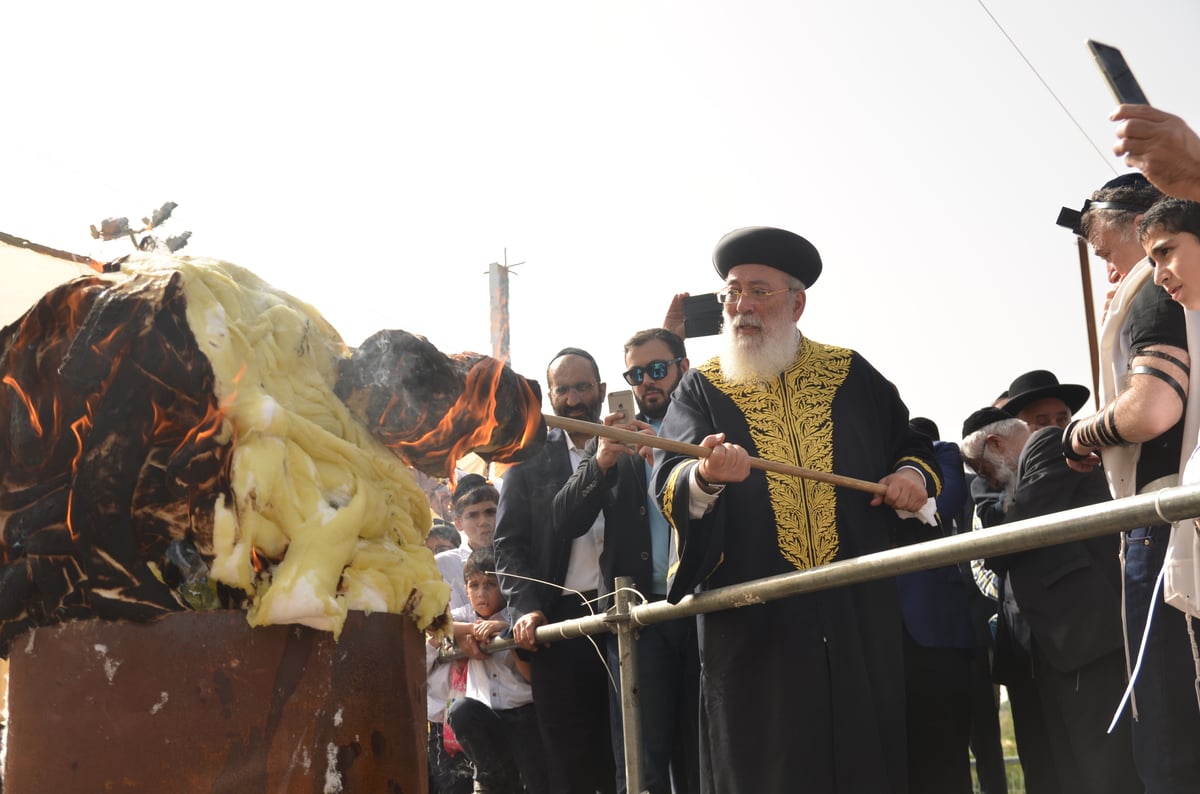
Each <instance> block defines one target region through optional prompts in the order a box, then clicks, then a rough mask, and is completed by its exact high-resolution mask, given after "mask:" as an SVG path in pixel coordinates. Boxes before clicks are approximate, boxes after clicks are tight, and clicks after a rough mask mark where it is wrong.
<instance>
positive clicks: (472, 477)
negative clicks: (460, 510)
mask: <svg viewBox="0 0 1200 794" xmlns="http://www.w3.org/2000/svg"><path fill="white" fill-rule="evenodd" d="M487 484H488V482H487V480H485V479H484V478H483V477H482V476H481V475H478V474H475V473H473V472H472V473H470V474H464V475H463V476H461V477H459V478H458V482H456V483H455V484H454V496H453V497H451V499H450V503H451V504H458V500H459V499H462V498H463V497H464V496H466V495H467V494H469V493H470V492H471V491H474V490H475V489H476V488H480V487H482V486H484V485H487Z"/></svg>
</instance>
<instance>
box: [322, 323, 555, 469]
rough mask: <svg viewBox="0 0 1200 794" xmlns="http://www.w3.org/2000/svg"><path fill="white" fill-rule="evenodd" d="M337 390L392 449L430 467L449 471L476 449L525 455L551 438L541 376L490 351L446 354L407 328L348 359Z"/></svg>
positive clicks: (490, 455)
mask: <svg viewBox="0 0 1200 794" xmlns="http://www.w3.org/2000/svg"><path fill="white" fill-rule="evenodd" d="M337 394H338V396H339V397H341V398H342V400H344V401H345V402H346V404H347V405H349V406H350V408H351V410H352V411H353V412H354V414H355V416H357V417H358V418H359V419H361V420H362V422H363V423H364V424H366V425H367V426H368V427H370V428H372V432H373V433H374V434H375V436H376V437H377V438H379V439H380V440H381V441H383V443H384V444H385V445H386V446H387V447H388V448H389V449H391V450H392V451H393V452H395V453H396V454H397V455H399V456H400V457H402V458H404V459H405V460H407V461H409V462H410V463H411V464H412V465H413V466H414V467H416V468H417V469H420V470H421V471H423V472H425V473H427V474H434V475H443V476H444V475H448V474H450V473H451V471H452V470H453V468H454V462H455V461H456V460H458V459H459V458H461V457H463V456H464V455H465V454H466V453H468V452H472V451H473V452H475V453H477V454H478V455H480V456H481V457H483V458H484V459H486V460H495V461H500V462H512V461H519V460H523V459H525V458H526V457H529V455H530V454H532V453H533V452H537V450H538V449H540V448H541V446H542V444H543V443H544V442H545V440H546V425H545V423H544V422H543V421H542V415H541V399H542V398H541V394H540V393H539V391H538V389H537V384H536V383H533V382H532V381H528V380H526V379H525V378H523V377H521V376H520V375H517V374H516V373H514V372H513V371H512V370H510V369H508V368H507V367H505V366H504V365H503V363H502V362H500V361H497V360H496V359H494V358H489V357H488V356H482V355H479V354H478V353H462V354H459V355H456V356H452V357H451V356H446V355H443V354H442V353H441V352H439V351H438V349H437V348H435V347H434V346H433V345H431V344H430V343H429V341H428V340H426V339H425V338H424V337H421V336H414V335H413V334H410V333H407V332H406V331H380V332H379V333H377V334H375V335H374V336H372V337H370V338H369V339H367V340H366V341H365V342H363V343H362V345H360V346H359V347H358V349H357V350H355V351H354V355H353V357H352V358H350V359H347V360H345V361H342V362H341V374H340V376H339V377H338V385H337ZM501 406H504V409H503V410H498V409H499V408H500V407H501Z"/></svg>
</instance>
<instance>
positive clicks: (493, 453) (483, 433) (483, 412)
mask: <svg viewBox="0 0 1200 794" xmlns="http://www.w3.org/2000/svg"><path fill="white" fill-rule="evenodd" d="M504 371H505V369H504V363H503V362H502V361H498V360H497V359H494V358H483V359H480V360H479V361H477V362H475V364H474V365H472V366H471V368H470V370H468V372H467V376H466V387H465V388H464V389H463V392H462V394H461V395H460V396H459V398H458V399H457V400H456V401H455V402H454V405H453V406H452V407H451V408H450V410H448V411H447V412H446V413H445V414H444V415H443V416H442V418H441V420H440V421H439V422H438V423H437V425H436V426H435V427H434V428H433V429H431V430H429V431H428V432H427V433H425V434H424V435H422V436H420V437H419V438H416V439H414V440H407V439H406V438H405V437H403V435H401V434H400V433H396V432H392V431H390V430H389V429H388V414H389V412H390V411H391V410H392V409H393V408H395V407H396V405H397V403H398V402H399V398H398V397H393V398H392V399H391V400H389V402H388V408H387V410H385V411H384V412H383V414H382V415H381V416H380V417H379V422H378V427H379V431H378V435H379V436H380V438H381V440H382V441H383V443H384V444H385V445H386V446H387V447H388V448H389V449H391V450H392V451H393V452H395V453H396V454H397V455H399V456H400V457H402V458H404V459H405V460H413V459H417V458H419V457H422V456H429V455H430V454H431V453H438V452H443V451H444V454H445V457H446V460H447V461H449V462H451V463H453V462H454V461H457V460H458V459H459V458H461V457H463V456H464V455H465V454H467V453H468V452H471V451H472V450H477V449H480V448H483V449H488V450H489V452H488V454H487V457H489V458H490V459H493V460H497V461H506V460H509V459H510V458H512V457H513V456H514V455H517V454H519V453H520V452H521V451H523V450H525V449H526V448H527V447H529V446H530V445H531V444H532V443H534V442H535V440H536V438H537V436H538V433H539V431H540V430H541V429H542V427H543V426H542V420H541V397H540V396H539V395H538V393H537V391H536V390H535V389H534V388H533V387H532V386H531V385H530V384H529V382H528V381H524V380H521V381H519V382H518V383H517V392H518V394H517V404H518V405H519V406H520V407H519V408H517V409H515V410H514V409H513V408H512V406H509V407H508V408H507V410H509V411H512V412H513V413H516V414H517V415H519V416H522V417H524V425H523V427H522V428H521V430H520V433H519V434H517V435H515V436H514V437H513V438H510V439H509V440H507V441H505V440H503V439H501V440H500V441H499V443H497V442H496V440H495V439H494V438H493V436H494V435H495V434H496V431H497V430H499V429H500V427H501V422H500V420H499V419H498V418H497V399H496V395H497V391H498V386H499V383H500V377H501V375H503V374H504ZM463 427H467V428H473V429H472V430H470V431H469V432H467V433H466V434H463V433H462V432H461V429H462V428H463ZM452 473H453V472H452V471H450V472H447V475H450V474H452Z"/></svg>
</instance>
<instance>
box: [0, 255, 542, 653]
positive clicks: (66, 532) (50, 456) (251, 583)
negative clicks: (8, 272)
mask: <svg viewBox="0 0 1200 794" xmlns="http://www.w3.org/2000/svg"><path fill="white" fill-rule="evenodd" d="M131 266H132V267H133V269H130V270H127V271H126V272H121V273H113V274H106V275H103V276H90V277H85V278H81V279H77V280H75V281H72V282H69V283H68V284H66V285H63V286H62V287H60V288H58V289H56V290H54V291H52V292H50V293H48V294H47V295H46V296H45V297H44V298H43V299H42V300H41V301H40V302H39V303H38V304H37V305H35V306H34V307H33V308H32V309H31V310H30V311H29V312H28V313H26V315H25V316H24V317H23V318H22V319H21V320H19V321H18V322H17V323H14V324H13V325H11V326H9V327H7V328H5V329H3V330H2V331H0V380H2V385H0V433H2V434H3V436H4V438H3V440H0V654H4V655H7V652H8V647H9V644H10V643H11V641H12V639H13V637H14V636H16V635H17V634H19V633H21V632H22V631H24V630H25V629H27V628H29V627H32V626H39V625H49V624H54V623H59V622H63V621H66V620H72V619H77V618H83V617H101V618H108V619H129V620H148V619H151V618H154V617H156V616H159V615H161V614H163V613H166V612H170V611H177V610H182V609H198V608H214V607H225V608H246V609H248V612H249V619H250V622H251V623H252V624H256V625H261V624H269V623H287V622H291V623H304V624H307V625H310V626H314V627H316V628H320V629H328V630H331V631H333V632H334V633H335V634H336V633H338V632H339V631H340V628H341V626H342V624H343V622H344V620H345V617H346V612H347V610H363V611H367V612H371V611H386V612H395V613H407V614H409V615H411V616H412V618H413V619H414V621H415V622H416V623H417V625H418V626H421V627H425V626H428V625H430V624H432V623H434V622H435V621H437V620H439V619H440V618H441V617H442V615H443V614H444V611H445V604H446V599H447V595H448V594H447V591H446V587H445V585H444V583H443V582H442V580H441V577H440V576H439V575H438V572H437V569H436V567H435V566H434V564H433V560H432V557H431V556H430V554H429V552H428V551H427V550H426V549H425V548H424V546H423V545H422V540H423V538H424V535H425V533H426V532H427V531H428V528H429V521H430V515H429V507H428V504H427V502H426V500H425V498H424V495H423V494H422V493H421V491H420V490H419V489H418V488H417V486H416V485H415V483H414V481H413V477H412V475H411V473H410V472H409V471H408V469H407V468H405V466H404V465H403V463H402V461H401V460H400V459H399V458H398V457H397V456H396V454H393V453H392V452H390V451H388V449H387V448H386V447H384V445H383V443H381V441H380V440H379V439H383V440H384V442H386V443H389V444H391V445H392V446H393V448H394V450H395V452H397V453H399V454H402V455H405V456H406V457H407V458H409V459H412V460H414V462H419V463H420V465H421V466H422V467H423V468H425V467H430V466H432V467H435V468H436V467H438V466H445V465H446V464H447V462H449V464H450V465H452V461H453V459H454V458H453V455H456V454H462V453H463V452H465V451H467V450H468V449H470V448H472V447H473V446H475V445H479V446H482V447H484V448H485V450H489V451H491V453H492V454H493V455H495V456H496V458H497V459H500V460H503V459H505V458H506V457H509V458H510V457H514V456H519V455H520V454H522V453H521V451H520V450H521V448H522V444H528V443H536V442H537V441H538V440H539V439H540V438H541V437H542V436H543V435H544V432H545V428H544V426H542V425H541V423H540V417H541V415H540V413H539V412H538V409H537V399H536V396H537V395H536V390H535V389H534V387H532V386H531V385H530V384H529V383H528V382H526V381H524V379H520V378H516V377H515V376H513V375H512V373H511V372H510V371H508V370H504V369H503V368H502V367H498V366H491V365H489V363H488V361H485V360H484V359H483V357H480V358H479V359H478V360H473V361H472V360H469V359H468V358H462V359H456V360H455V361H458V362H459V363H458V364H457V365H456V366H458V367H460V368H463V371H462V373H461V378H459V379H457V380H456V379H454V378H449V379H443V380H439V381H438V387H437V390H435V391H433V392H423V391H421V389H420V388H418V387H416V386H414V387H413V388H412V389H411V390H410V391H409V392H406V393H404V394H402V395H400V396H399V399H398V400H397V401H395V402H393V403H391V404H389V405H388V407H387V408H386V409H385V410H383V411H376V410H375V408H374V407H373V406H376V405H378V404H379V394H378V393H377V390H378V388H379V387H378V386H374V385H372V384H374V383H375V382H374V381H372V380H371V378H372V377H373V376H370V375H367V374H364V373H365V371H366V370H364V368H363V366H364V365H365V363H366V362H370V365H371V367H374V368H375V369H376V371H378V369H379V368H380V367H383V368H385V369H390V371H392V372H393V373H394V372H397V371H398V369H397V367H396V366H395V365H396V363H397V362H395V361H392V362H391V363H390V364H388V363H387V362H386V357H387V356H386V355H385V354H386V353H387V351H384V350H380V349H378V346H377V345H373V346H372V347H371V348H370V350H364V351H363V352H362V353H356V354H355V355H354V356H353V357H352V356H351V351H349V350H348V349H347V348H346V346H345V345H344V343H343V342H342V340H341V338H340V337H339V336H338V334H337V333H336V331H334V329H333V328H332V327H331V326H330V325H329V324H328V323H327V322H326V321H325V320H324V319H323V318H322V317H321V316H320V314H318V313H317V312H316V311H315V310H314V309H313V308H312V307H310V306H308V305H307V304H304V303H302V302H300V301H297V300H295V299H294V298H292V297H290V296H288V295H287V294H285V293H283V292H280V291H278V290H275V289H273V288H271V287H270V286H269V285H267V284H266V283H264V282H263V281H261V280H260V279H258V278H257V277H256V276H254V275H253V274H251V273H250V272H248V271H246V270H243V269H241V268H238V267H235V266H233V265H228V264H225V263H219V262H213V261H207V260H196V259H174V258H150V257H144V258H140V259H138V258H135V259H132V260H131V261H130V262H128V263H126V265H125V267H126V268H129V267H131ZM387 333H388V336H387V337H386V338H395V337H394V336H393V335H394V334H396V333H402V332H387ZM405 336H406V337H407V338H408V339H409V340H413V339H419V338H418V337H411V335H405ZM377 337H380V338H383V337H381V335H377ZM421 342H424V340H421ZM425 344H426V345H427V344H428V343H425ZM412 345H413V343H412V342H411V341H409V342H406V345H401V346H400V348H399V349H397V348H395V347H394V346H393V347H392V348H390V350H391V353H392V354H396V353H398V352H400V351H406V350H409V349H410V348H411V347H412ZM417 347H420V345H417ZM429 348H430V349H431V350H432V346H429ZM433 352H436V351H433ZM424 353H425V355H427V356H430V355H431V354H430V353H429V351H428V350H426V351H424ZM406 355H407V353H406ZM438 355H439V356H440V354H438ZM431 358H434V359H436V358H437V357H436V356H432V357H431ZM442 358H443V359H444V358H445V357H442ZM505 373H507V374H505ZM459 384H461V389H460V392H459V393H457V394H456V393H454V391H453V390H454V388H455V387H456V386H458V385H459ZM476 388H477V392H476V393H473V394H472V395H471V396H468V397H466V398H465V399H464V401H460V400H459V397H460V396H462V395H463V391H464V390H468V389H476ZM373 389H374V391H373ZM489 389H491V390H493V392H489V391H488V390H489ZM495 389H502V390H506V391H505V395H506V396H504V397H502V398H501V400H502V402H503V403H504V404H505V405H506V406H507V407H508V410H510V411H513V412H514V413H515V414H519V417H517V418H509V419H504V420H497V419H496V418H495V416H494V414H495V411H494V407H495V404H496V397H495V394H494V390H495ZM489 393H490V394H491V398H490V404H491V406H492V408H491V409H489V410H488V411H480V410H475V411H474V412H473V413H471V414H470V418H469V419H466V420H460V419H456V418H451V417H445V418H443V415H442V413H441V412H442V411H445V410H448V409H450V408H451V407H455V406H457V409H462V408H463V407H464V405H463V404H462V403H463V402H466V403H470V404H471V405H472V406H475V405H478V404H479V403H482V404H484V405H487V404H488V403H489V400H488V394H489ZM337 394H346V395H347V399H349V400H350V401H351V402H352V403H353V404H354V405H355V410H354V411H352V410H351V408H350V407H349V406H348V405H347V403H345V402H343V401H342V400H341V399H339V398H338V396H337ZM427 394H428V396H429V397H430V398H431V399H434V398H436V399H435V400H434V402H433V403H432V404H431V405H430V407H428V408H423V409H421V410H417V409H415V408H414V407H413V406H412V405H405V404H403V401H404V400H407V399H416V395H420V396H425V395H427ZM530 395H532V396H533V398H534V399H533V400H532V406H533V409H532V411H530V410H529V407H528V406H529V405H530V402H531V401H530ZM393 396H395V395H393ZM519 399H523V400H524V402H521V401H519ZM530 413H532V414H533V417H532V418H531V417H530V416H529V414H530ZM405 417H413V418H416V417H420V421H419V422H417V424H415V425H412V426H406V425H405ZM364 419H369V420H370V421H371V425H370V427H368V425H367V424H364V421H363V420H364ZM517 428H519V429H517ZM464 434H465V436H464ZM513 434H515V435H513ZM376 436H378V438H377V437H376ZM464 437H469V440H467V441H464ZM436 444H446V445H447V446H446V447H445V449H444V450H438V449H434V448H433V446H431V445H436ZM427 470H428V469H427ZM440 473H446V472H444V471H443V472H440Z"/></svg>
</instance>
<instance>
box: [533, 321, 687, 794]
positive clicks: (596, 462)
mask: <svg viewBox="0 0 1200 794" xmlns="http://www.w3.org/2000/svg"><path fill="white" fill-rule="evenodd" d="M625 366H626V367H627V369H626V371H625V373H624V377H625V380H626V382H627V383H629V385H630V386H631V387H633V392H634V397H635V398H636V400H637V404H638V408H639V409H640V411H641V412H640V413H639V415H638V416H637V418H636V420H634V421H630V420H632V419H634V418H633V417H621V416H619V415H618V414H612V415H610V416H607V417H605V420H604V421H605V424H609V425H611V424H623V425H631V426H632V427H634V428H636V429H637V430H640V431H641V432H643V433H649V434H657V430H658V427H659V425H660V424H661V422H662V417H663V416H664V415H665V414H666V412H667V406H668V405H669V404H670V402H671V393H672V392H673V391H674V390H675V386H676V385H677V384H678V383H679V379H680V378H681V377H683V373H684V372H685V371H687V368H688V359H687V352H686V350H685V349H684V344H683V340H682V339H680V338H679V336H677V335H676V334H674V333H672V332H671V331H668V330H666V329H665V328H650V329H647V330H645V331H640V332H638V333H637V334H634V335H633V337H631V338H630V339H629V341H628V342H626V343H625ZM639 452H641V453H643V454H646V458H645V459H643V457H641V456H640V455H639ZM652 461H653V458H652V457H651V455H650V454H649V450H648V448H646V447H643V448H641V449H640V450H639V451H635V450H632V449H630V448H629V447H628V446H626V445H625V444H622V443H621V442H619V441H615V440H613V439H609V438H601V439H598V440H592V441H590V442H588V445H587V448H586V450H585V452H584V456H583V461H582V462H581V463H580V465H579V468H578V469H576V470H575V473H574V474H573V475H571V479H570V480H568V481H567V484H566V485H565V486H564V487H563V489H562V490H560V491H559V492H558V495H557V496H556V497H555V499H554V526H555V529H556V531H557V532H558V533H559V534H560V535H563V536H566V537H568V538H571V539H574V538H575V537H576V536H577V535H579V534H581V533H583V532H586V531H587V530H588V528H589V527H591V526H592V524H593V522H594V521H595V520H596V517H597V516H598V515H600V514H603V516H604V552H603V553H602V554H601V555H600V569H601V573H602V575H603V581H602V583H601V591H602V592H610V591H612V590H613V580H614V579H615V578H616V577H618V576H629V577H632V578H633V580H634V587H635V588H636V589H637V591H638V592H639V593H641V594H642V595H643V596H644V597H645V598H646V599H648V600H650V601H658V600H662V599H664V598H666V594H667V567H668V564H669V561H670V558H671V551H672V549H671V537H670V526H669V525H668V524H667V520H666V518H664V517H663V515H662V513H661V511H659V509H658V506H657V505H656V504H655V503H654V500H652V499H650V498H649V494H648V491H647V489H648V485H649V476H650V468H651V464H652ZM616 651H617V649H616V643H615V642H610V643H609V648H608V658H609V667H610V668H611V670H612V672H613V675H614V676H616V675H617V674H618V673H619V667H618V661H619V660H618V657H617V652H616ZM637 658H638V683H639V690H638V691H639V698H640V702H639V705H640V706H641V717H642V726H641V727H642V731H641V733H642V770H643V774H644V777H643V780H642V787H643V789H645V790H647V791H649V792H650V794H671V792H672V785H671V781H672V777H673V778H674V780H675V786H674V791H675V792H676V794H687V792H698V791H699V779H698V774H699V765H698V762H699V751H700V748H699V744H698V737H699V733H698V730H699V728H698V725H697V720H698V719H699V714H698V710H699V698H700V695H699V692H700V653H699V648H698V646H697V642H696V621H695V619H694V618H689V619H682V620H674V621H669V622H666V623H656V624H654V625H652V626H648V627H646V628H644V629H642V630H641V632H640V633H639V636H638V641H637ZM610 707H611V711H612V715H611V719H612V727H613V730H612V741H613V755H614V757H615V758H616V761H617V791H618V792H619V793H620V794H624V792H625V790H626V789H625V776H624V773H623V769H622V768H623V766H624V758H625V753H624V741H623V734H622V727H621V701H620V697H619V695H618V693H617V691H616V690H614V691H613V696H612V698H611V699H610ZM673 756H674V760H673Z"/></svg>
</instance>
